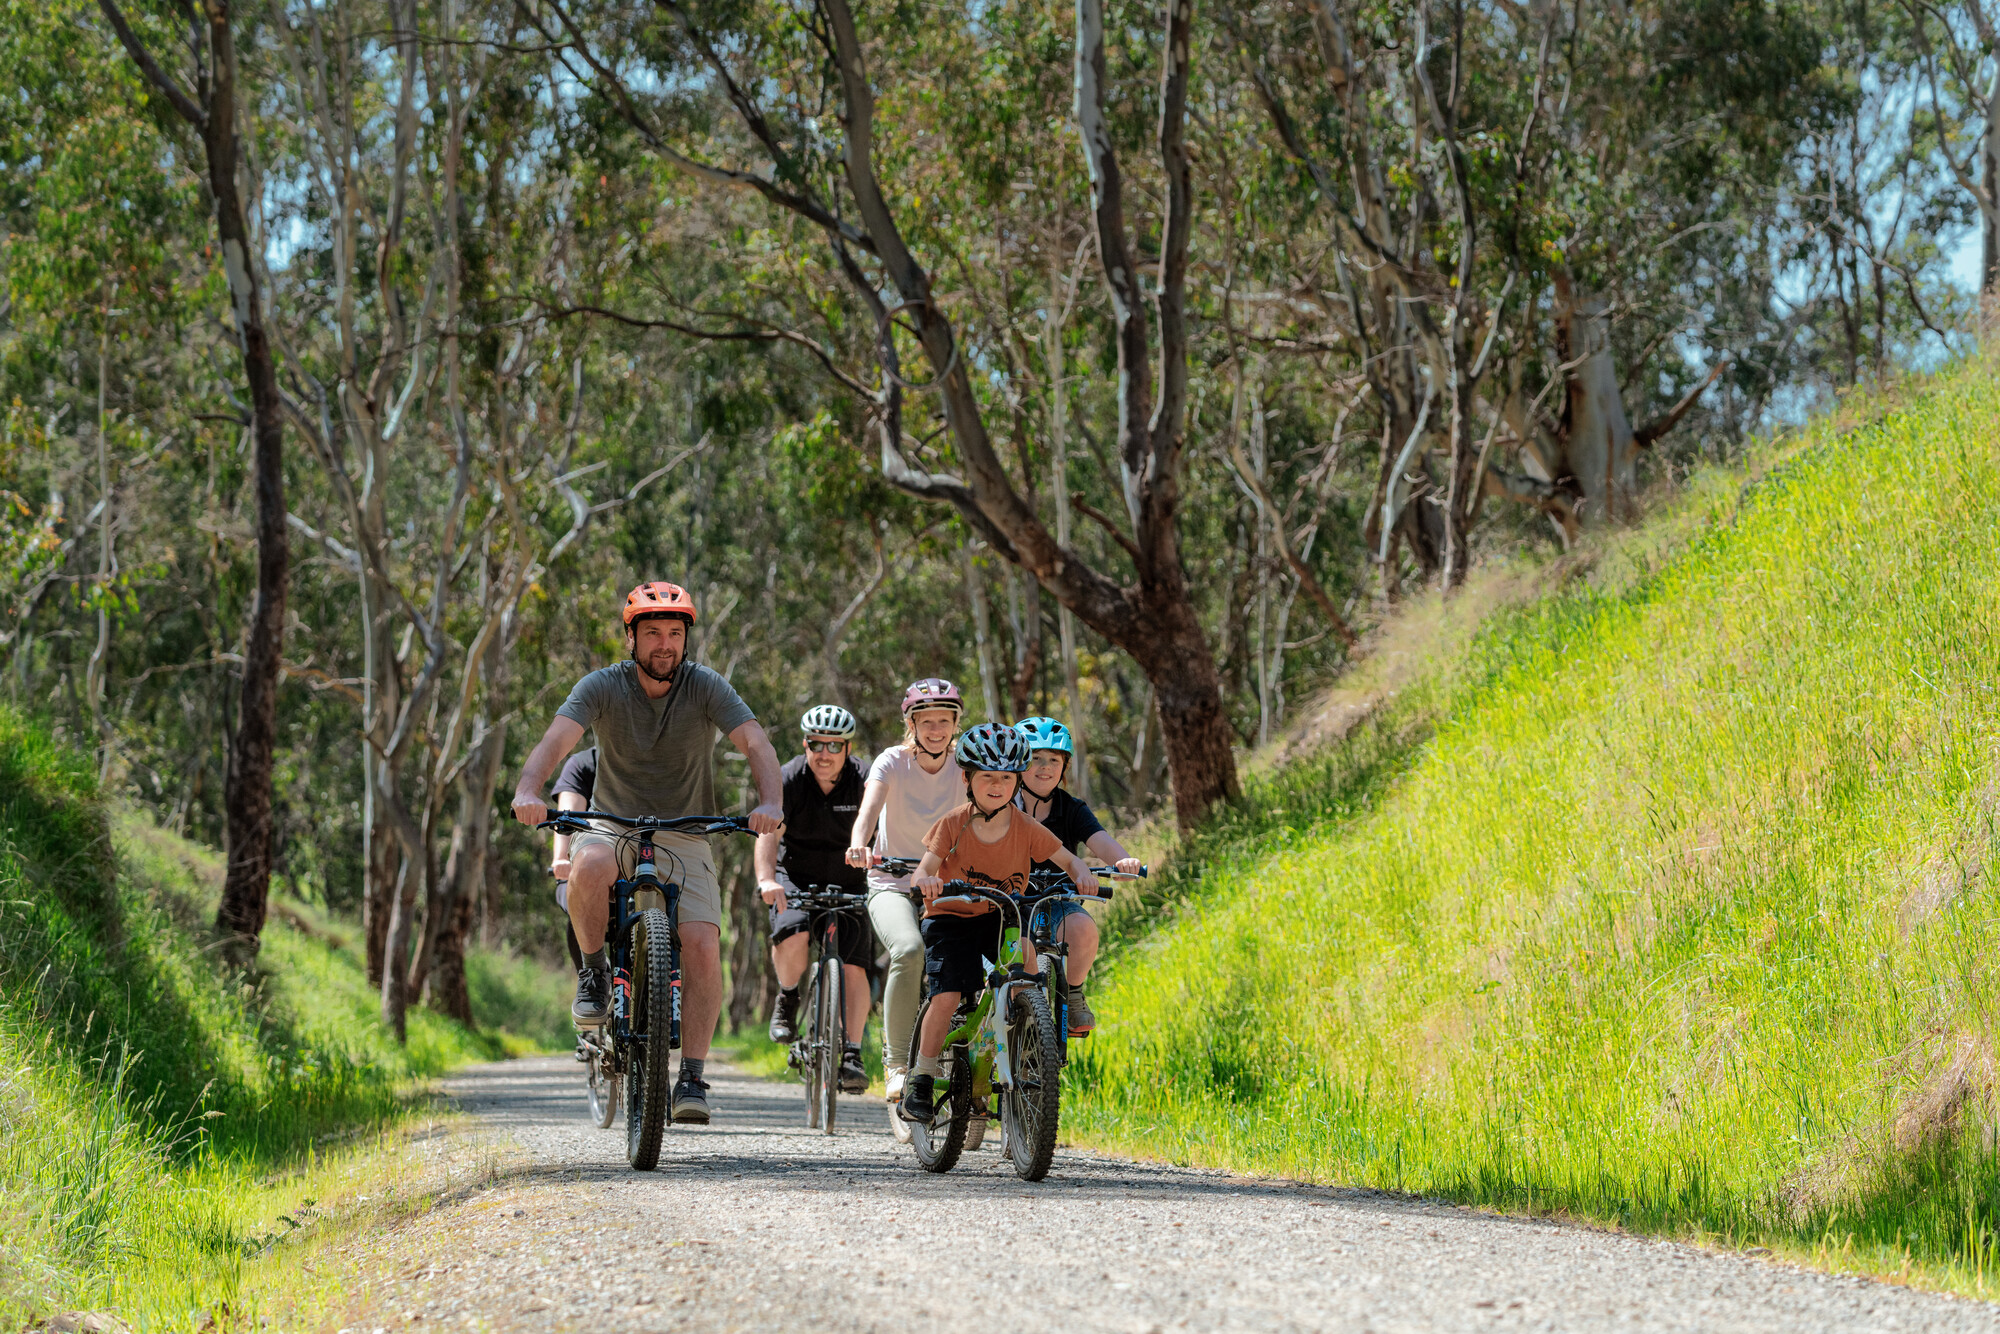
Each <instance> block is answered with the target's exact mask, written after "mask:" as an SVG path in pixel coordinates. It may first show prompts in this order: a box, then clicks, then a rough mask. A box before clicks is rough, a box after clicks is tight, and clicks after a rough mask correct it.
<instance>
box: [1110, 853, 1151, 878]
mask: <svg viewBox="0 0 2000 1334" xmlns="http://www.w3.org/2000/svg"><path fill="white" fill-rule="evenodd" d="M1111 869H1112V870H1114V871H1116V872H1118V874H1120V875H1138V874H1140V873H1141V872H1142V871H1144V870H1145V869H1146V863H1144V862H1142V861H1140V860H1139V859H1138V858H1137V857H1126V858H1123V859H1122V860H1120V861H1119V862H1118V863H1117V864H1116V865H1115V866H1113V867H1112V868H1111Z"/></svg>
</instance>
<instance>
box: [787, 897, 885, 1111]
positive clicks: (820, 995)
mask: <svg viewBox="0 0 2000 1334" xmlns="http://www.w3.org/2000/svg"><path fill="white" fill-rule="evenodd" d="M785 906H786V907H788V908H797V909H798V910H799V911H801V912H805V913H810V914H813V915H814V916H815V917H817V918H818V920H817V921H816V922H815V923H814V926H813V937H814V944H815V945H816V947H817V948H818V951H819V957H818V958H817V959H816V960H815V961H814V962H813V965H812V969H811V975H812V981H811V983H810V984H809V985H808V986H807V987H806V997H805V999H806V1006H805V1013H806V1026H805V1031H803V1032H802V1033H800V1034H799V1036H798V1037H797V1038H796V1039H795V1040H794V1041H793V1042H792V1047H791V1050H790V1052H788V1053H787V1060H788V1061H789V1062H790V1064H791V1067H792V1069H794V1070H796V1071H798V1072H799V1077H800V1078H801V1079H802V1080H804V1081H805V1086H806V1125H807V1126H808V1127H809V1128H811V1129H814V1130H823V1131H825V1132H826V1133H827V1134H829V1135H831V1134H832V1133H833V1117H834V1108H835V1107H836V1106H837V1105H838V1103H839V1095H840V1060H841V1057H842V1056H843V1055H844V1054H845V1052H846V1050H847V972H846V969H845V968H844V967H843V966H842V964H841V961H840V936H839V932H840V928H841V927H842V926H843V925H851V924H852V923H854V922H856V921H859V922H862V923H865V921H866V918H865V917H864V916H862V915H863V914H865V913H866V912H867V910H868V895H867V893H866V892H865V891H852V890H845V889H842V888H840V887H839V886H838V885H807V886H806V887H805V888H804V889H802V890H801V891H799V892H798V893H796V894H792V893H787V894H786V895H785ZM851 929H862V930H865V929H866V927H865V925H863V926H860V927H858V928H851Z"/></svg>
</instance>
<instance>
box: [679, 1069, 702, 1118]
mask: <svg viewBox="0 0 2000 1334" xmlns="http://www.w3.org/2000/svg"><path fill="white" fill-rule="evenodd" d="M674 1121H675V1123H676V1124H678V1125H684V1126H705V1125H707V1124H708V1085H706V1084H704V1083H703V1082H702V1081H700V1080H699V1079H688V1078H685V1077H683V1078H681V1079H680V1080H678V1081H677V1082H676V1083H675V1084H674Z"/></svg>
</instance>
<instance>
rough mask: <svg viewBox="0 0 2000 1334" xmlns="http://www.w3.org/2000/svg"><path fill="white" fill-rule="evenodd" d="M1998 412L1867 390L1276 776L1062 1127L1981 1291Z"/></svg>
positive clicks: (1152, 964) (1175, 914) (1990, 1018)
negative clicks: (1867, 395)
mask: <svg viewBox="0 0 2000 1334" xmlns="http://www.w3.org/2000/svg"><path fill="white" fill-rule="evenodd" d="M1996 439H2000V383H1996V377H1995V374H1994V372H1993V369H1992V368H1991V367H1990V366H1989V365H1986V364H1973V365H1968V366H1965V367H1962V368H1959V369H1957V370H1954V371H1952V372H1949V373H1946V374H1943V375H1941V376H1939V377H1937V378H1935V379H1934V380H1930V381H1927V382H1923V383H1922V384H1921V385H1916V386H1912V387H1911V388H1910V389H1909V390H1907V391H1905V392H1904V393H1903V394H1902V395H1901V401H1893V402H1892V401H1888V400H1878V401H1875V402H1872V403H1864V402H1860V401H1856V402H1853V403H1850V404H1848V405H1845V407H1844V408H1843V410H1842V411H1841V412H1840V413H1839V414H1837V415H1836V416H1835V417H1833V418H1830V419H1829V420H1828V421H1826V422H1823V423H1821V424H1819V425H1817V426H1816V427H1814V428H1812V429H1810V430H1807V431H1805V432H1802V433H1800V434H1798V435H1796V436H1794V437H1792V438H1790V439H1789V440H1787V441H1786V442H1784V443H1783V444H1782V445H1779V446H1774V447H1773V448H1772V449H1771V450H1769V451H1768V452H1766V453H1765V454H1764V455H1762V456H1760V457H1759V458H1758V459H1757V460H1756V462H1755V466H1754V467H1753V468H1752V469H1751V470H1750V471H1748V472H1742V471H1738V472H1726V471H1720V470H1718V471H1714V472H1711V473H1709V474H1706V475H1704V476H1701V477H1698V478H1696V479H1695V480H1694V481H1693V483H1691V485H1690V487H1689V488H1688V490H1687V491H1686V492H1685V493H1684V494H1683V496H1682V497H1681V498H1680V499H1679V500H1678V501H1676V502H1674V503H1673V504H1672V505H1671V506H1670V507H1669V509H1668V511H1667V512H1666V513H1665V514H1664V515H1663V516H1662V517H1661V518H1660V519H1659V520H1658V521H1657V522H1655V523H1653V524H1649V525H1648V526H1646V527H1645V528H1642V529H1640V530H1638V531H1637V532H1635V533H1631V534H1622V535H1616V536H1613V537H1611V538H1609V539H1607V540H1606V541H1607V545H1606V546H1605V547H1604V548H1601V549H1600V553H1601V559H1599V560H1598V561H1597V563H1596V564H1595V565H1594V566H1593V565H1592V564H1591V563H1589V562H1587V561H1579V560H1576V559H1574V558H1571V559H1570V560H1569V563H1568V565H1567V566H1565V567H1563V569H1562V570H1561V571H1559V572H1560V573H1565V574H1567V575H1568V576H1569V577H1564V578H1558V579H1555V580H1553V581H1552V582H1553V584H1554V585H1555V586H1554V587H1552V589H1551V591H1550V592H1548V593H1547V594H1546V595H1545V596H1542V597H1540V598H1537V599H1534V600H1530V601H1526V602H1519V603H1513V604H1509V605H1505V606H1502V607H1500V608H1499V609H1497V610H1495V611H1493V612H1492V613H1491V614H1489V615H1487V616H1486V617H1485V618H1484V620H1483V622H1482V623H1481V624H1480V625H1479V626H1478V627H1477V629H1476V630H1472V631H1468V632H1466V633H1459V634H1454V635H1451V636H1447V637H1446V647H1444V648H1441V649H1440V650H1438V651H1437V653H1436V654H1435V655H1434V656H1433V657H1432V658H1431V659H1430V660H1429V661H1428V662H1426V663H1423V664H1421V665H1420V666H1419V667H1416V668H1411V667H1409V666H1408V665H1407V664H1405V666H1404V667H1403V668H1402V669H1399V671H1400V675H1399V678H1398V679H1397V680H1396V682H1395V683H1394V688H1393V689H1392V690H1389V691H1386V692H1384V693H1383V694H1382V696H1381V697H1380V698H1378V699H1374V700H1372V701H1370V702H1369V703H1368V706H1367V707H1363V708H1357V709H1355V710H1354V717H1352V718H1345V719H1343V720H1341V724H1340V726H1339V727H1338V728H1336V729H1334V730H1335V731H1336V732H1337V733H1338V738H1337V739H1335V740H1331V741H1329V742H1327V743H1326V744H1323V745H1321V746H1320V747H1319V748H1318V749H1316V750H1314V749H1310V748H1307V750H1306V753H1303V754H1301V753H1298V752H1297V751H1296V750H1295V752H1294V754H1293V756H1292V757H1291V758H1290V759H1289V761H1288V762H1287V763H1286V764H1284V765H1283V766H1281V767H1278V768H1275V769H1267V770H1264V771H1262V772H1258V773H1256V774H1254V776H1253V777H1252V779H1251V781H1250V782H1249V784H1248V787H1249V791H1248V794H1247V796H1246V799H1245V801H1244V803H1243V805H1242V807H1241V808H1240V809H1239V810H1236V811H1233V812H1229V813H1226V814H1225V815H1224V816H1222V817H1221V818H1219V819H1218V820H1217V821H1216V822H1215V823H1214V824H1213V825H1212V826H1211V827H1210V828H1209V829H1207V830H1205V831H1203V832H1202V833H1200V834H1199V835H1197V836H1196V837H1194V838H1193V839H1191V840H1189V841H1188V842H1186V843H1185V844H1183V845H1182V847H1181V848H1180V850H1179V853H1178V855H1177V858H1176V866H1175V869H1174V871H1173V872H1172V874H1171V875H1170V876H1169V877H1167V879H1166V883H1165V884H1164V885H1162V886H1160V887H1158V888H1157V889H1156V890H1155V891H1154V892H1155V897H1154V899H1153V901H1152V902H1151V904H1150V905H1149V909H1148V910H1147V911H1145V912H1142V913H1137V914H1130V915H1124V916H1121V917H1120V918H1119V919H1118V929H1117V931H1116V937H1117V940H1118V942H1119V944H1118V948H1117V949H1116V950H1115V952H1114V953H1113V955H1112V957H1111V958H1110V960H1109V961H1108V962H1107V964H1106V965H1105V969H1104V975H1103V980H1102V982H1101V983H1100V984H1099V985H1098V988H1097V993H1096V1000H1095V1008H1096V1009H1097V1011H1098V1013H1099V1015H1100V1016H1101V1017H1102V1019H1103V1027H1102V1028H1101V1029H1100V1030H1099V1034H1098V1036H1096V1037H1094V1038H1093V1039H1091V1040H1090V1042H1089V1043H1087V1044H1084V1045H1083V1048H1082V1051H1081V1054H1080V1056H1079V1059H1078V1061H1077V1064H1076V1065H1075V1067H1074V1069H1073V1073H1074V1075H1075V1081H1074V1087H1075V1090H1076V1096H1075V1098H1074V1099H1073V1100H1072V1101H1071V1106H1070V1108H1069V1116H1068V1118H1067V1120H1068V1123H1069V1125H1070V1126H1071V1128H1072V1130H1073V1132H1074V1133H1076V1134H1077V1135H1078V1137H1079V1139H1080V1140H1081V1141H1083V1142H1085V1143H1091V1144H1096V1145H1101V1146H1105V1147H1110V1148H1122V1149H1129V1150H1132V1151H1136V1152H1139V1153H1144V1154H1153V1155H1158V1156H1161V1157H1165V1158H1168V1159H1171V1160H1175V1161H1180V1162H1189V1163H1198V1164H1206V1165H1216V1166H1229V1167H1235V1168H1239V1169H1248V1170H1257V1171H1265V1172H1278V1173H1287V1174H1294V1175H1298V1176H1302V1177H1306V1178H1310V1179H1315V1180H1321V1181H1337V1182H1344V1183H1353V1184H1358V1185H1367V1186H1376V1187H1382V1188H1386V1189H1391V1190H1398V1191H1410V1192H1417V1193H1422V1194H1426V1195H1433V1196H1439V1197H1443V1198H1448V1199H1452V1200H1457V1201H1464V1202H1470V1203H1476V1204H1482V1205H1489V1206H1493V1207H1498V1208H1502V1209H1508V1210H1527V1211H1534V1212H1553V1213H1561V1214H1568V1215H1574V1216H1579V1217H1584V1218H1589V1219H1595V1220H1600V1221H1602V1222H1605V1223H1609V1224H1614V1225H1618V1226H1623V1227H1629V1228H1634V1229H1645V1230H1650V1231H1657V1232H1664V1233H1668V1234H1672V1235H1678V1236H1684V1237H1690V1238H1695V1239H1716V1240H1721V1241H1724V1242H1731V1243H1735V1244H1740V1245H1749V1244H1752V1243H1757V1244H1761V1245H1766V1246H1770V1247H1773V1248H1776V1249H1778V1250H1780V1251H1782V1252H1784V1253H1787V1254H1792V1255H1796V1256H1798V1257H1800V1258H1808V1259H1811V1260H1813V1261H1815V1262H1817V1263H1821V1264H1824V1265H1827V1266H1830V1267H1834V1268H1852V1269H1856V1270H1861V1271H1866V1272H1872V1273H1878V1274H1882V1273H1888V1274H1898V1275H1902V1276H1904V1277H1907V1278H1909V1279H1912V1280H1915V1281H1921V1282H1926V1283H1935V1284H1940V1285H1944V1286H1948V1287H1952V1288H1956V1289H1959V1290H1963V1291H1967V1292H1974V1293H1979V1294H1981V1295H1991V1293H1992V1290H1993V1286H1992V1285H1993V1277H1992V1270H1993V1268H1994V1265H1995V1262H1996V1259H2000V1250H1996V1246H2000V1157H1997V1156H1996V1150H1995V1148H1994V1145H1995V1142H1996V1140H1995V1137H1996V1134H2000V1115H1997V1114H1996V1104H1995V1087H1996V1057H1997V1056H2000V1052H1997V1051H1996V1042H2000V1039H1996V1037H1995V1019H1996V1016H1997V1015H2000V1010H1996V995H1995V969H1996V965H1995V963H1994V961H1995V960H1996V959H2000V948H1996V947H2000V825H1996V810H2000V795H1996V793H2000V783H1996V778H1995V774H1996V761H2000V746H1996V739H2000V635H1996V630H1997V629H2000V453H1996V450H1995V447H1994V441H1995V440H1996ZM1368 670H1370V669H1369V668H1367V667H1365V666H1364V668H1362V669H1361V671H1362V672H1363V673H1364V674H1365V673H1366V672H1367V671H1368ZM1377 670H1379V669H1377Z"/></svg>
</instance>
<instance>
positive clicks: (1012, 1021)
mask: <svg viewBox="0 0 2000 1334" xmlns="http://www.w3.org/2000/svg"><path fill="white" fill-rule="evenodd" d="M944 888H945V892H944V893H943V894H941V895H940V896H939V897H937V898H936V899H933V900H932V903H933V904H934V905H935V904H938V903H964V904H976V903H979V902H982V901H984V902H987V903H991V904H994V905H995V906H997V907H998V908H999V909H1000V914H1001V919H1000V958H999V960H998V962H994V961H992V960H987V961H986V962H987V964H988V967H987V973H986V985H985V987H984V988H982V989H981V990H980V992H979V993H978V994H977V995H967V996H962V997H960V999H959V1006H958V1009H957V1011H956V1012H955V1013H954V1014H953V1015H952V1027H951V1031H950V1032H949V1033H947V1034H946V1035H945V1040H944V1051H943V1053H942V1055H941V1058H940V1060H941V1064H942V1067H943V1074H942V1075H941V1076H940V1078H939V1079H938V1086H939V1087H940V1089H941V1090H942V1096H941V1097H940V1098H939V1099H938V1103H937V1113H936V1115H935V1116H934V1117H933V1118H932V1119H931V1120H930V1121H929V1122H928V1123H926V1122H920V1121H919V1122H909V1123H908V1124H909V1126H910V1147H911V1148H912V1149H913V1150H914V1151H915V1152H916V1155H917V1165H918V1166H920V1167H922V1168H923V1169H924V1170H925V1171H926V1172H949V1171H950V1170H951V1169H952V1168H953V1167H955V1166H957V1164H958V1159H959V1155H960V1154H961V1153H963V1152H964V1151H965V1146H966V1133H967V1131H968V1130H969V1129H970V1126H971V1122H972V1119H973V1109H974V1105H975V1103H977V1102H979V1101H980V1100H982V1099H986V1100H990V1099H994V1098H997V1099H998V1101H999V1104H1000V1152H1001V1154H1002V1155H1003V1156H1004V1157H1006V1159H1007V1160H1008V1161H1009V1162H1010V1163H1012V1164H1013V1167H1014V1174H1015V1175H1016V1176H1018V1177H1020V1178H1021V1179H1022V1180H1023V1181H1040V1180H1041V1179H1042V1178H1043V1177H1045V1176H1047V1175H1048V1174H1049V1166H1050V1164H1051V1163H1053V1162H1054V1161H1055V1153H1056V1128H1057V1124H1058V1122H1059V1121H1060V1120H1061V1115H1062V1078H1061V1076H1062V1054H1061V1053H1062V1047H1061V1045H1060V1040H1059V1038H1058V1035H1057V1029H1056V1021H1055V1016H1054V1015H1052V1014H1051V1013H1050V1012H1049V1001H1048V993H1047V990H1046V988H1045V984H1044V982H1043V980H1042V979H1041V978H1039V977H1035V976H1031V975H1030V974H1029V973H1028V970H1027V968H1026V966H1025V965H1024V964H1023V963H1022V953H1021V904H1020V903H1019V902H1018V901H1017V900H1016V899H1015V898H1014V896H1013V895H1011V894H1007V893H1004V892H1003V891H1001V890H997V889H990V888H988V887H987V886H985V885H975V884H971V883H968V882H967V881H964V880H947V881H946V882H945V885H944ZM935 1000H936V998H935V997H932V996H926V997H924V1000H923V1003H922V1004H921V1005H919V1006H918V1007H917V1020H916V1023H915V1024H913V1025H912V1026H911V1029H910V1053H911V1055H912V1056H913V1057H914V1056H915V1054H916V1052H917V1040H918V1035H919V1034H920V1033H922V1032H923V1026H924V1015H925V1014H926V1013H928V1012H929V1010H930V1007H931V1005H932V1004H933V1003H934V1002H935Z"/></svg>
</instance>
